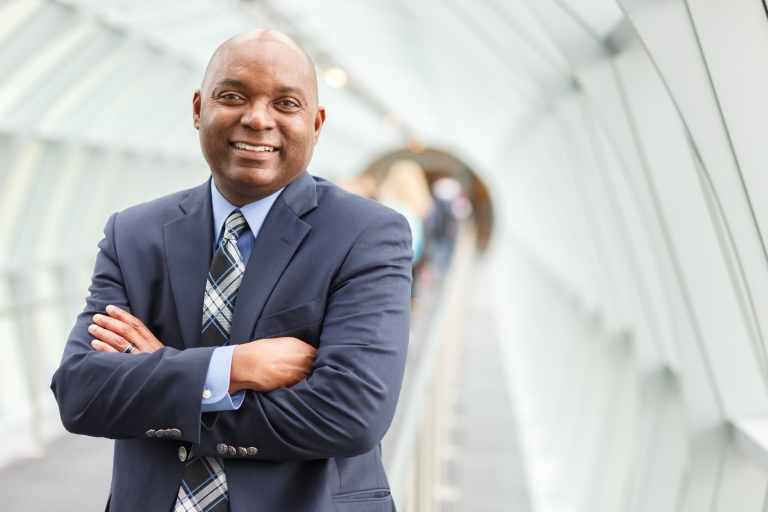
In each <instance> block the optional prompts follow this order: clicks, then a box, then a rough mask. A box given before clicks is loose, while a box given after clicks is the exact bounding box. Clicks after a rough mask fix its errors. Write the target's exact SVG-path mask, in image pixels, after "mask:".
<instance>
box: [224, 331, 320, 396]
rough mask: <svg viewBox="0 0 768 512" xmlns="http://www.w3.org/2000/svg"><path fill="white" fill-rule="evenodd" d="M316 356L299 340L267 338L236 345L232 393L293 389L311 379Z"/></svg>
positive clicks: (231, 375)
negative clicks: (248, 390)
mask: <svg viewBox="0 0 768 512" xmlns="http://www.w3.org/2000/svg"><path fill="white" fill-rule="evenodd" d="M316 352H317V350H315V348H314V347H312V346H311V345H308V344H306V343H304V342H303V341H301V340H299V339H297V338H268V339H263V340H256V341H252V342H250V343H244V344H242V345H237V346H236V347H235V351H234V354H233V355H232V369H231V371H230V381H229V382H230V384H229V393H230V394H232V393H234V392H236V391H240V390H241V389H253V390H254V391H259V392H266V391H272V390H273V389H277V388H281V387H290V386H293V385H294V384H296V383H298V382H299V381H302V380H304V379H306V378H307V377H309V376H310V375H311V373H312V371H311V370H312V363H314V361H315V353H316Z"/></svg>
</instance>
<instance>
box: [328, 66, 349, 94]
mask: <svg viewBox="0 0 768 512" xmlns="http://www.w3.org/2000/svg"><path fill="white" fill-rule="evenodd" d="M323 77H324V78H325V83H326V84H328V87H333V88H334V89H341V88H342V87H344V86H345V85H347V73H345V72H344V70H343V69H341V68H336V67H333V68H328V69H326V70H325V74H324V75H323Z"/></svg>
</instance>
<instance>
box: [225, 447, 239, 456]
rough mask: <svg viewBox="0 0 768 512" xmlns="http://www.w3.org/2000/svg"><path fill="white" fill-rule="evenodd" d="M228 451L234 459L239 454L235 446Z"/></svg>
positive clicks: (228, 448)
mask: <svg viewBox="0 0 768 512" xmlns="http://www.w3.org/2000/svg"><path fill="white" fill-rule="evenodd" d="M227 451H228V452H229V454H230V455H231V456H233V457H234V456H235V455H236V454H237V449H236V448H235V447H234V446H228V447H227Z"/></svg>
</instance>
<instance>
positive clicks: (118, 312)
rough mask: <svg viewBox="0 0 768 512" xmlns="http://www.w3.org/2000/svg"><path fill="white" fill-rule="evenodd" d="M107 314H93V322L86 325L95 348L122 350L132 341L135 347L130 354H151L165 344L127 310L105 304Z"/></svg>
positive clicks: (104, 350) (105, 350)
mask: <svg viewBox="0 0 768 512" xmlns="http://www.w3.org/2000/svg"><path fill="white" fill-rule="evenodd" d="M107 315H109V316H105V315H100V314H96V315H93V322H94V323H93V324H92V325H91V326H90V327H88V332H89V333H90V334H91V336H93V337H94V338H96V339H95V340H93V341H92V342H91V346H92V347H93V348H95V349H96V350H100V351H102V352H123V351H125V349H126V348H127V347H128V343H133V344H134V345H135V346H136V348H135V349H134V350H133V352H131V353H132V354H140V353H142V352H143V353H146V354H151V353H152V352H154V351H155V350H157V349H160V348H163V347H164V346H165V345H163V344H162V343H161V342H160V340H158V339H157V338H155V335H154V334H152V332H151V331H150V330H149V329H147V328H146V326H145V325H144V323H143V322H142V321H141V320H139V319H138V318H136V317H135V316H133V315H132V314H130V313H128V312H127V311H123V310H122V309H120V308H118V307H117V306H107Z"/></svg>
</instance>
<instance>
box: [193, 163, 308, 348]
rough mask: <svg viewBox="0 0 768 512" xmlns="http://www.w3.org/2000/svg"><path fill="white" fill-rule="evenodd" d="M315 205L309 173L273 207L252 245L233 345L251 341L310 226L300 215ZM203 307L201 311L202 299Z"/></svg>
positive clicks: (236, 309)
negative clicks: (257, 323) (273, 293)
mask: <svg viewBox="0 0 768 512" xmlns="http://www.w3.org/2000/svg"><path fill="white" fill-rule="evenodd" d="M316 206H317V191H316V188H315V180H314V178H312V176H310V175H309V174H308V173H306V172H305V173H304V174H302V175H301V176H299V178H297V179H296V180H295V181H293V182H292V183H291V184H290V185H288V186H287V187H286V188H285V190H283V192H282V194H280V197H278V198H277V201H275V204H274V205H273V206H272V209H271V210H270V212H269V214H268V215H267V218H266V219H265V220H264V224H263V225H262V227H261V231H260V232H259V236H258V238H256V242H255V243H254V245H253V251H252V252H251V257H250V258H249V259H248V265H247V266H246V268H245V274H244V275H243V281H242V283H241V284H240V291H239V292H238V294H237V302H236V303H235V315H234V318H233V319H232V329H231V331H230V340H231V343H232V344H233V345H234V344H240V343H247V342H249V341H252V340H251V339H250V337H251V334H252V333H253V330H254V328H255V326H256V321H257V320H258V319H259V317H260V316H261V312H262V310H263V309H264V305H265V304H266V303H267V299H269V296H270V295H271V293H272V290H273V289H274V287H275V285H276V284H277V281H278V280H279V279H280V276H281V275H282V274H283V271H284V270H285V267H286V266H288V263H289V262H290V261H291V258H293V255H294V254H295V253H296V250H297V249H298V248H299V246H300V245H301V242H302V240H304V237H305V236H306V235H307V233H309V231H310V229H311V228H310V226H309V225H308V224H307V223H305V222H304V221H302V220H301V219H300V218H299V217H301V216H302V215H304V214H305V213H306V212H308V211H310V210H312V209H313V208H315V207H316ZM200 308H201V311H202V302H201V303H200Z"/></svg>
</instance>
